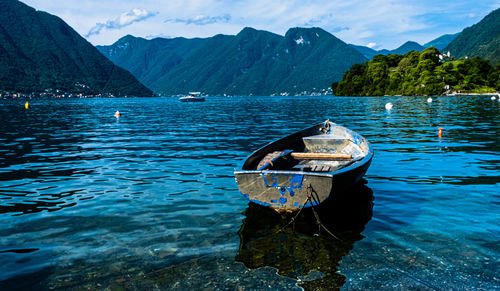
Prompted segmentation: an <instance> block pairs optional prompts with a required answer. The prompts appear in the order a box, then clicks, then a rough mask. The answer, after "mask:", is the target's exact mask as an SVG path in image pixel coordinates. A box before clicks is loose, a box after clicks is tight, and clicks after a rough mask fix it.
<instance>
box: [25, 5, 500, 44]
mask: <svg viewBox="0 0 500 291" xmlns="http://www.w3.org/2000/svg"><path fill="white" fill-rule="evenodd" d="M21 2H24V3H26V4H27V5H29V6H31V7H33V8H35V9H37V10H42V11H46V12H48V13H51V14H54V15H57V16H59V17H60V18H62V19H63V20H64V21H65V22H66V23H68V24H69V25H70V26H71V27H73V29H75V30H76V31H77V32H78V33H79V34H80V35H82V36H83V37H85V38H86V39H87V40H88V41H89V42H91V43H92V44H94V45H110V44H112V43H114V42H115V41H117V40H118V39H120V38H121V37H123V36H125V35H127V34H131V35H134V36H137V37H144V38H148V39H150V38H155V37H166V38H171V37H179V36H182V37H187V38H193V37H211V36H214V35H216V34H220V33H222V34H232V35H234V34H237V33H238V32H239V31H241V30H242V29H243V28H244V27H253V28H255V29H260V30H267V31H270V32H273V33H277V34H280V35H284V34H285V33H286V31H287V30H288V29H289V28H292V27H321V28H323V29H324V30H326V31H328V32H330V33H331V34H333V35H335V36H336V37H338V38H340V39H342V40H343V41H345V42H347V43H352V44H357V45H364V46H368V47H372V48H374V49H383V48H384V49H395V48H397V47H399V46H400V45H402V44H403V43H405V42H406V41H410V40H411V41H416V42H418V43H420V44H425V43H426V42H429V41H431V40H433V39H435V38H437V37H439V36H441V35H443V34H449V33H457V32H460V31H462V30H463V29H464V28H466V27H469V26H471V25H473V24H475V23H477V22H479V21H480V20H481V19H482V18H483V17H484V16H486V15H487V14H489V13H490V12H491V11H493V10H495V9H498V8H500V0H476V1H470V0H452V1H448V0H446V1H436V0H402V1H397V0H371V1H361V0H342V1H340V0H316V1H312V0H274V1H269V0H235V1H228V0H186V1H181V0H142V1H137V0H21Z"/></svg>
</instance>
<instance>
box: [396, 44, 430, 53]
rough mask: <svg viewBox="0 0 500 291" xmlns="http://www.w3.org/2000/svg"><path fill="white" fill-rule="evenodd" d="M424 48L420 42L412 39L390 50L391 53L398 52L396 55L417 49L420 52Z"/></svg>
mask: <svg viewBox="0 0 500 291" xmlns="http://www.w3.org/2000/svg"><path fill="white" fill-rule="evenodd" d="M424 49H425V47H423V46H421V45H420V44H418V43H416V42H414V41H407V42H405V43H404V44H403V45H401V46H400V47H398V48H397V49H394V50H392V51H391V54H398V55H404V54H406V53H407V52H411V51H418V52H421V51H423V50H424Z"/></svg>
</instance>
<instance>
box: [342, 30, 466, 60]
mask: <svg viewBox="0 0 500 291" xmlns="http://www.w3.org/2000/svg"><path fill="white" fill-rule="evenodd" d="M457 36H458V33H456V34H445V35H442V36H440V37H438V38H436V39H434V40H431V41H430V42H428V43H426V44H424V45H420V44H418V43H417V42H414V41H407V42H405V43H404V44H403V45H401V46H400V47H398V48H396V49H394V50H387V49H382V50H374V49H372V48H369V47H366V46H360V45H354V44H350V46H351V47H353V48H355V49H356V50H358V51H359V52H360V53H362V54H363V56H365V57H366V58H367V59H370V60H371V59H372V58H373V57H374V56H376V55H390V54H399V55H404V54H406V53H407V52H410V51H419V52H422V51H423V50H424V49H426V48H428V47H431V46H433V47H435V48H437V49H438V50H440V51H442V50H443V49H444V48H445V47H446V46H447V45H448V44H449V43H450V42H452V41H453V40H454V39H455V38H456V37H457Z"/></svg>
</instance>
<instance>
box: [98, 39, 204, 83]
mask: <svg viewBox="0 0 500 291" xmlns="http://www.w3.org/2000/svg"><path fill="white" fill-rule="evenodd" d="M205 41H206V39H202V38H194V39H186V38H182V37H178V38H173V39H166V38H155V39H152V40H146V39H144V38H139V37H134V36H131V35H127V36H125V37H122V38H121V39H119V40H118V41H117V42H116V43H115V44H113V45H112V46H97V49H98V50H99V51H100V52H101V53H102V54H103V55H105V56H106V57H108V58H109V59H110V60H111V61H112V62H113V63H115V64H117V65H119V66H120V67H122V68H127V70H128V71H129V72H131V73H132V75H134V76H135V77H136V78H137V79H139V80H141V82H142V83H143V84H145V85H146V86H148V87H150V88H152V87H153V86H154V85H155V83H156V82H157V81H158V79H159V78H160V77H161V76H163V75H165V74H166V73H167V72H168V71H170V70H171V69H172V68H173V67H175V66H176V65H178V64H179V63H180V62H181V61H182V60H183V59H185V58H186V57H187V56H189V54H190V53H191V52H193V51H194V50H196V49H197V48H199V47H200V46H201V45H202V44H203V43H204V42H205Z"/></svg>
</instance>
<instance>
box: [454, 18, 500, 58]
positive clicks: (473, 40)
mask: <svg viewBox="0 0 500 291" xmlns="http://www.w3.org/2000/svg"><path fill="white" fill-rule="evenodd" d="M445 51H450V52H451V55H453V56H455V57H456V58H461V57H466V56H467V57H476V56H478V57H481V58H485V59H487V60H490V61H491V62H492V63H493V64H495V65H496V64H499V63H500V9H497V10H495V11H493V12H491V13H490V14H488V15H487V16H486V17H485V18H483V19H482V20H481V21H480V22H479V23H477V24H475V25H473V26H471V27H468V28H466V29H464V30H463V31H462V32H461V33H460V34H459V35H458V36H457V37H456V38H455V39H454V40H453V41H452V42H451V43H450V44H449V45H448V46H447V47H446V48H445Z"/></svg>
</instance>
